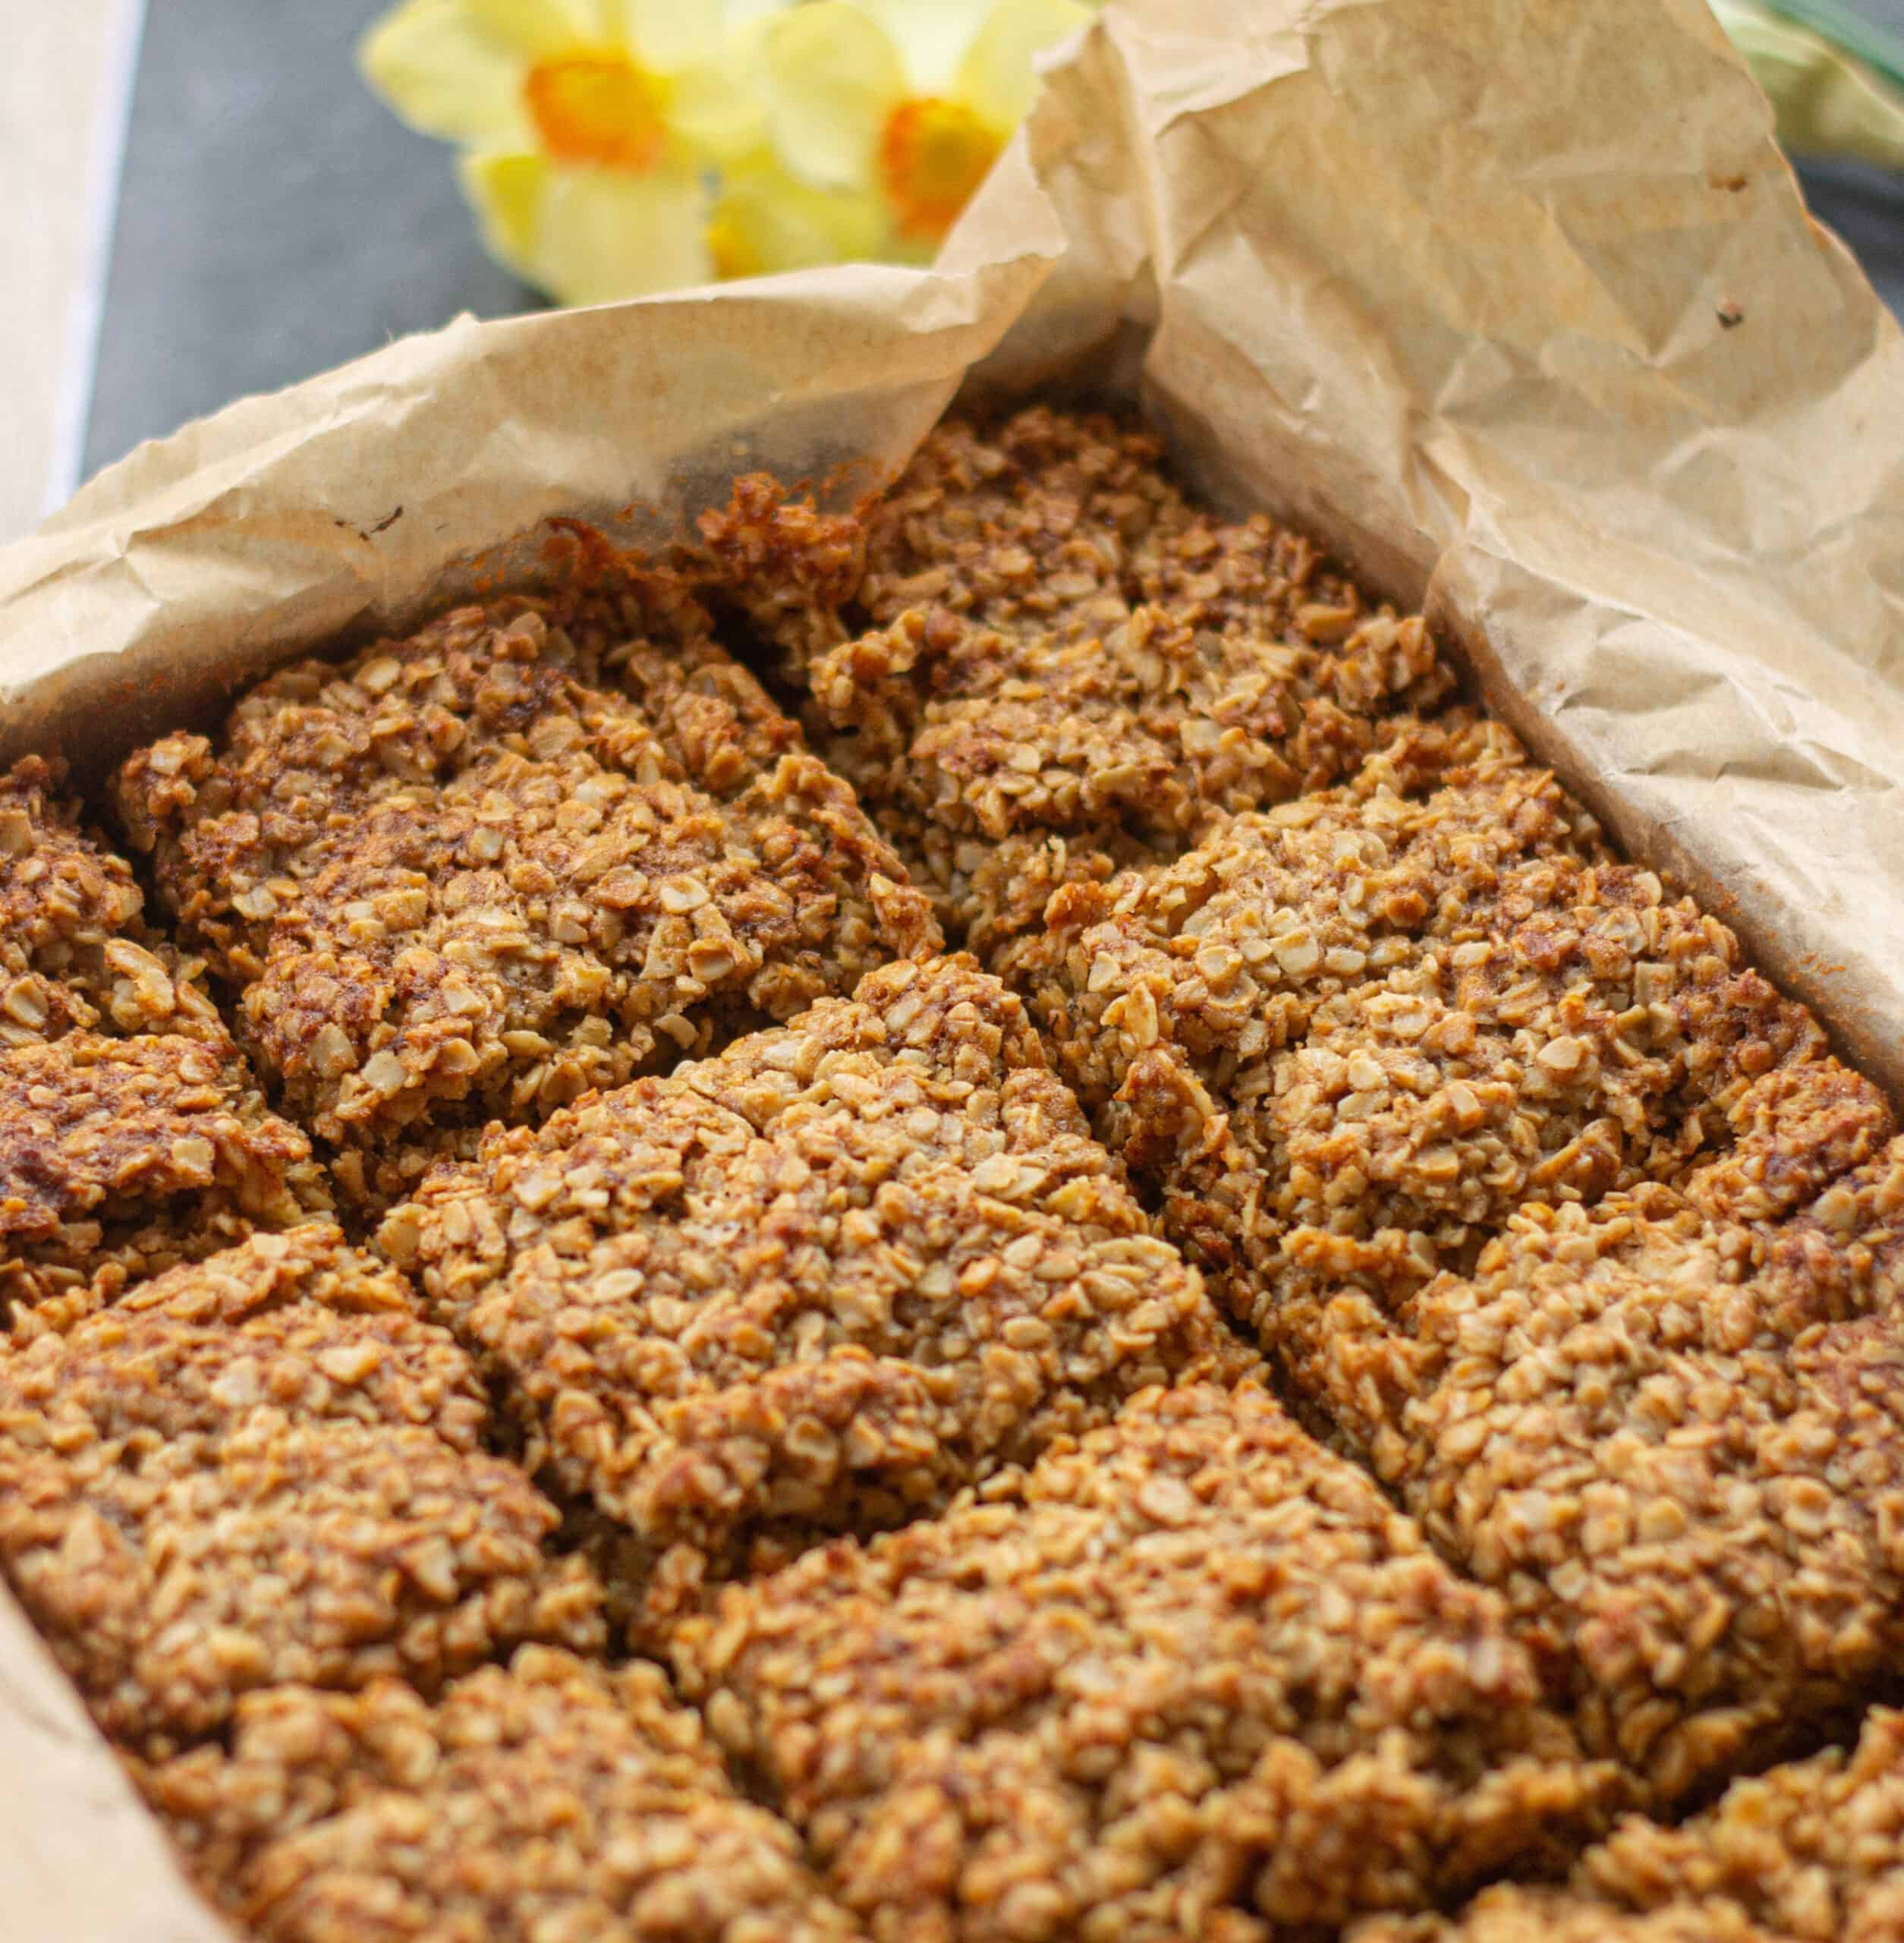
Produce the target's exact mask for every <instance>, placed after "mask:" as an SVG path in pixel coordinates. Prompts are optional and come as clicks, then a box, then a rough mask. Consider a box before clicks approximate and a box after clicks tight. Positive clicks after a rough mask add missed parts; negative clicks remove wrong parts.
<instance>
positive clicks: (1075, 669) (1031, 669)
mask: <svg viewBox="0 0 1904 1943" xmlns="http://www.w3.org/2000/svg"><path fill="white" fill-rule="evenodd" d="M1161 456H1162V449H1161V446H1160V442H1158V441H1157V440H1156V439H1153V438H1152V437H1151V436H1150V435H1149V434H1147V433H1143V432H1141V431H1136V430H1131V429H1129V428H1128V427H1124V426H1122V425H1120V424H1118V423H1117V422H1116V420H1111V419H1108V418H1105V417H1098V416H1072V415H1068V414H1060V413H1056V412H1053V411H1050V410H1049V409H1048V408H1043V407H1034V408H1031V410H1028V411H1023V412H1021V413H1019V414H1017V415H1016V416H1015V417H1011V418H1009V419H1007V420H1004V421H1003V422H1002V424H999V425H998V426H997V427H995V428H993V429H990V430H980V429H977V428H976V427H973V426H971V425H970V424H964V423H960V422H957V421H954V422H950V423H948V424H943V425H941V426H940V427H938V428H937V429H936V430H935V431H933V433H931V434H930V436H929V437H928V438H927V440H926V442H925V443H924V446H922V447H921V449H920V451H919V452H918V453H917V455H915V457H914V459H913V461H911V464H910V465H909V466H908V468H907V470H906V471H905V473H904V474H902V476H901V477H900V478H899V479H898V481H897V482H896V483H895V484H894V486H893V487H892V489H891V490H890V491H889V493H887V494H886V496H885V497H884V498H883V499H881V500H880V502H878V503H877V504H876V505H874V506H873V507H872V508H871V509H870V510H868V511H867V513H866V514H865V515H864V521H863V524H857V523H855V522H854V521H850V520H845V519H834V520H827V519H824V518H816V517H815V516H814V515H813V514H812V512H810V509H807V508H805V507H804V506H793V507H789V506H788V505H786V504H785V502H784V500H783V499H782V497H781V496H779V494H778V493H776V492H775V491H773V490H771V489H769V487H766V485H764V484H763V483H759V482H743V484H742V486H741V488H740V489H739V490H738V493H737V497H736V500H735V505H733V507H732V509H729V511H728V512H726V513H725V514H722V515H717V516H715V517H713V518H709V519H707V520H705V521H703V535H704V537H705V538H706V540H707V543H708V544H709V546H710V549H711V550H712V552H713V555H714V556H715V558H716V560H717V561H718V562H720V563H721V564H722V565H723V566H724V567H725V570H726V572H728V573H729V575H730V576H731V578H732V581H733V583H734V585H735V590H736V594H737V596H738V599H739V600H741V604H742V605H743V606H745V607H746V608H747V609H748V610H749V612H750V613H751V615H752V616H753V618H754V620H755V622H756V625H757V626H759V627H760V628H762V629H763V631H765V632H766V634H767V635H769V638H771V639H772V640H773V641H774V642H775V643H776V645H778V647H779V649H780V651H781V653H782V657H783V660H784V661H785V663H786V665H787V666H788V669H789V672H791V673H793V674H794V675H795V676H796V677H797V679H799V680H800V681H801V682H804V684H805V685H806V687H807V690H808V692H809V694H810V701H809V703H808V705H807V710H806V720H807V725H808V728H809V729H810V732H811V733H812V734H813V735H814V740H815V743H816V745H817V747H819V748H820V749H821V750H822V751H823V753H824V754H826V757H827V758H828V760H829V761H830V762H832V764H834V766H835V767H837V768H838V769H839V771H840V773H842V775H844V776H846V777H847V778H848V779H849V780H850V781H851V783H853V784H854V787H855V788H856V789H858V792H859V793H860V795H861V800H862V801H864V802H865V803H866V804H867V805H868V806H869V808H872V809H873V811H874V812H875V814H876V815H877V816H878V817H879V818H880V821H881V823H882V825H883V827H884V828H886V830H888V831H889V833H891V834H892V836H893V837H894V839H895V841H896V842H898V846H899V848H900V849H901V851H902V854H903V855H905V857H906V858H907V861H908V863H909V864H911V866H912V867H913V868H914V874H915V877H916V878H917V881H919V882H921V883H924V884H927V885H930V886H931V887H932V888H933V890H934V892H935V893H936V895H937V896H938V897H939V899H940V902H941V908H942V910H943V913H944V915H946V919H947V921H948V924H949V926H950V927H952V929H953V930H954V931H955V933H957V934H958V935H959V936H961V937H962V938H963V939H964V940H965V942H966V943H968V945H969V946H971V949H974V951H977V952H978V953H980V955H981V956H984V957H986V958H987V960H988V962H989V960H990V955H991V953H992V952H993V949H995V947H996V946H997V945H999V943H1002V941H1003V940H1005V939H1006V938H1008V937H1010V936H1012V935H1013V934H1015V933H1016V932H1018V931H1023V930H1024V929H1027V928H1028V927H1035V926H1036V924H1037V920H1038V917H1039V915H1040V912H1041V910H1042V909H1043V904H1044V902H1045V900H1046V899H1047V898H1049V897H1050V895H1051V893H1053V891H1054V890H1056V888H1057V887H1058V886H1059V885H1060V884H1062V883H1066V882H1068V881H1072V880H1084V881H1094V880H1099V879H1101V878H1102V877H1105V876H1107V875H1109V874H1110V873H1111V872H1112V871H1113V870H1115V869H1116V868H1119V867H1121V866H1123V865H1125V864H1135V863H1140V862H1142V861H1147V860H1151V861H1153V860H1156V859H1158V858H1168V857H1171V856H1174V855H1176V854H1178V853H1179V852H1180V851H1182V849H1184V848H1185V847H1186V846H1188V844H1190V843H1191V842H1194V840H1195V839H1196V837H1197V836H1198V835H1200V834H1201V833H1202V831H1203V830H1205V829H1206V828H1207V827H1208V826H1209V824H1210V822H1211V821H1212V820H1213V818H1214V817H1216V816H1218V815H1220V814H1223V813H1224V812H1226V811H1235V810H1243V809H1254V808H1261V807H1263V806H1264V805H1268V804H1272V803H1276V802H1280V801H1283V800H1285V799H1286V798H1289V797H1290V796H1292V795H1295V794H1297V793H1298V792H1300V791H1302V790H1304V789H1316V788H1318V787H1320V786H1323V785H1326V784H1327V783H1331V782H1333V781H1335V780H1336V779H1337V778H1338V777H1339V776H1342V775H1344V774H1346V773H1352V772H1353V771H1354V770H1355V768H1356V767H1358V766H1359V764H1361V761H1363V760H1364V757H1366V756H1367V754H1368V752H1369V751H1370V750H1371V748H1373V747H1374V746H1375V745H1377V742H1379V741H1380V739H1381V738H1382V737H1383V735H1384V734H1385V732H1386V731H1385V728H1384V723H1385V721H1386V718H1387V717H1388V716H1390V715H1392V714H1393V713H1397V712H1402V711H1405V710H1410V709H1424V708H1428V707H1434V706H1435V705H1437V704H1439V703H1440V702H1441V701H1443V700H1445V699H1446V698H1447V696H1448V695H1449V693H1450V692H1451V689H1452V682H1451V680H1450V678H1449V675H1448V673H1447V672H1446V669H1444V668H1443V666H1442V664H1441V663H1440V660H1439V659H1438V657H1437V653H1436V650H1435V647H1434V642H1433V641H1432V640H1431V638H1430V636H1429V635H1428V633H1427V630H1426V628H1424V625H1423V624H1422V622H1421V619H1419V617H1418V616H1397V615H1396V613H1394V612H1393V609H1389V608H1388V607H1386V606H1380V605H1378V604H1376V603H1371V602H1370V601H1368V600H1367V599H1366V598H1365V597H1364V595H1363V594H1361V592H1360V591H1359V590H1358V588H1357V587H1355V584H1353V583H1352V581H1349V580H1348V579H1346V578H1344V577H1343V576H1342V575H1340V574H1339V573H1338V572H1335V571H1334V570H1333V569H1332V568H1330V567H1329V566H1328V565H1327V563H1326V562H1324V561H1323V559H1322V557H1321V556H1320V554H1319V553H1318V552H1317V550H1316V549H1315V548H1314V546H1312V545H1311V543H1309V542H1308V540H1304V538H1302V537H1301V536H1299V535H1298V534H1294V533H1292V532H1291V531H1289V530H1288V529H1286V528H1284V527H1280V526H1278V525H1276V524H1275V523H1273V521H1270V520H1269V519H1267V518H1263V517H1260V516H1259V517H1257V518H1252V519H1249V520H1246V521H1237V522H1226V521H1220V520H1218V519H1216V518H1213V517H1212V516H1211V515H1209V514H1207V513H1205V512H1200V511H1197V510H1196V509H1194V508H1193V507H1192V506H1191V505H1190V504H1189V503H1188V502H1187V501H1186V500H1185V498H1184V497H1183V496H1182V493H1180V492H1179V490H1178V489H1177V488H1176V487H1175V486H1174V485H1172V484H1171V483H1169V481H1168V480H1166V478H1165V477H1164V476H1163V474H1162V472H1161V471H1160V459H1161Z"/></svg>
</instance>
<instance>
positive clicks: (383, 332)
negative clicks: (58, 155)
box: [83, 0, 534, 474]
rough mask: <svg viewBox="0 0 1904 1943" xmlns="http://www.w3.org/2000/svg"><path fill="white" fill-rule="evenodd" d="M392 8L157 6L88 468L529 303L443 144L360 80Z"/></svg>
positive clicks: (145, 57) (137, 100) (379, 1)
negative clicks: (463, 190)
mask: <svg viewBox="0 0 1904 1943" xmlns="http://www.w3.org/2000/svg"><path fill="white" fill-rule="evenodd" d="M387 4H388V0H149V5H148V11H147V14H146V28H145V34H144V38H143V43H142V46H141V48H140V58H139V68H138V74H137V80H136V81H135V83H134V91H133V101H132V119H131V127H130V128H129V130H128V131H127V141H126V162H125V168H124V179H123V182H122V185H121V191H120V203H119V213H118V223H117V225H116V227H115V231H114V236H113V247H112V259H111V270H110V272H109V279H108V282H107V285H106V297H105V320H104V324H103V327H102V331H101V333H100V340H99V367H98V372H97V375H96V379H95V381H94V385H93V406H92V411H91V413H90V417H89V418H88V420H87V436H86V444H85V455H84V461H83V462H84V466H85V470H86V471H87V473H88V474H90V473H92V472H93V471H95V470H96V469H97V468H99V467H100V466H102V465H103V464H106V463H107V462H108V461H110V460H112V459H115V458H119V457H120V456H121V455H122V454H124V453H125V452H128V451H130V450H131V448H132V447H133V446H135V445H137V443H138V442H139V441H140V439H146V438H151V437H153V436H156V435H158V434H160V433H167V432H171V431H173V430H176V429H177V427H179V426H180V425H181V424H184V422H185V421H186V420H187V419H190V418H196V417H199V416H200V415H201V414H203V413H205V412H207V411H215V410H216V408H218V407H219V406H220V405H225V404H226V403H228V402H229V401H230V400H231V399H232V398H238V397H241V396H243V395H244V394H246V393H247V392H259V391H272V390H275V389H276V388H277V387H278V386H280V385H286V384H290V383H293V382H294V380H296V379H300V378H307V377H309V376H311V375H312V374H313V373H315V372H318V371H322V370H327V369H328V368H329V367H330V366H332V365H333V364H341V363H343V362H344V361H345V360H346V359H347V358H351V357H356V356H357V354H359V353H360V352H361V351H370V350H373V349H375V348H376V346H377V345H380V344H382V343H385V342H388V340H389V339H391V338H393V337H401V335H404V333H405V332H409V331H414V330H423V329H431V328H433V327H434V326H436V325H438V324H441V323H447V322H448V320H449V319H450V318H452V317H453V316H455V315H456V313H458V311H459V310H474V311H475V312H476V313H477V314H478V315H479V316H503V315H505V314H507V313H509V312H511V311H516V310H525V309H527V308H528V307H530V305H531V304H533V301H534V299H533V297H532V296H531V295H530V293H529V292H528V291H526V290H524V288H522V286H521V285H520V284H518V282H516V281H515V279H514V278H512V277H510V276H506V275H505V273H504V272H502V271H501V270H499V269H496V267H495V266H494V265H493V264H492V263H490V262H489V260H488V258H487V257H485V256H484V255H483V251H482V249H481V247H480V245H479V244H478V243H477V240H476V232H475V230H474V227H473V226H472V225H471V223H470V218H469V215H468V212H467V209H465V208H464V204H463V200H462V197H461V194H459V192H458V189H457V187H456V179H455V172H454V170H453V168H452V165H451V159H450V151H449V150H448V149H447V148H446V147H445V146H443V145H442V143H439V142H432V141H428V140H424V139H423V137H420V136H417V135H413V134H411V133H410V132H409V131H408V130H407V129H405V128H403V127H401V125H400V124H398V122H397V121H396V120H395V118H394V117H393V116H392V115H391V114H390V112H389V110H388V109H386V108H385V107H384V106H383V105H382V103H381V102H378V101H377V100H376V99H375V98H374V97H373V96H372V95H371V93H370V90H368V89H367V88H366V87H364V85H363V81H362V80H360V77H358V74H357V70H356V68H355V66H354V63H353V61H352V58H351V49H352V46H353V44H354V42H355V40H356V39H357V35H358V34H359V33H360V32H361V31H362V30H363V28H364V27H365V26H367V24H369V23H370V21H371V20H373V19H375V18H376V16H377V14H379V13H380V12H382V11H383V8H384V6H385V5H387Z"/></svg>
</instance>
